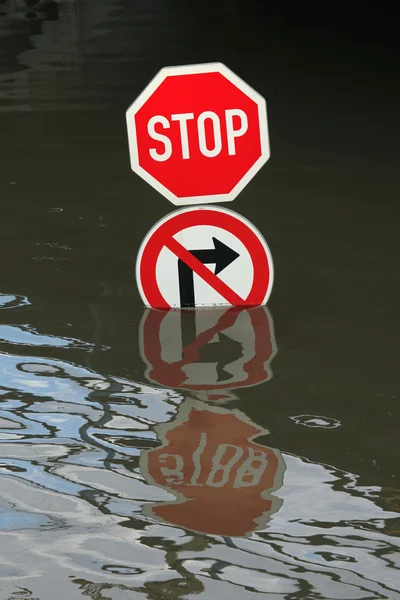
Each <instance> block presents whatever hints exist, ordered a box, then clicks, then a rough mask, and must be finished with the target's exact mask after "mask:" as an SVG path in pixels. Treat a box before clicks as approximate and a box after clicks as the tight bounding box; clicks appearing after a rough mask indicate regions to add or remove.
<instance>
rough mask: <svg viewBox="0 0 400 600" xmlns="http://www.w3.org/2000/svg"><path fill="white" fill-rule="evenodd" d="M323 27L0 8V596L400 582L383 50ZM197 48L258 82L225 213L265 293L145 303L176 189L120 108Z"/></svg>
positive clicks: (393, 214) (396, 222) (393, 257)
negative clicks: (240, 227)
mask: <svg viewBox="0 0 400 600" xmlns="http://www.w3.org/2000/svg"><path fill="white" fill-rule="evenodd" d="M31 4H32V3H31ZM250 4H251V3H249V5H250ZM282 13H283V11H282ZM327 19H328V17H327V16H325V17H324V18H323V17H321V22H320V25H319V26H318V27H314V26H313V25H312V24H311V23H309V22H308V21H307V19H305V18H303V20H302V21H301V23H300V25H301V26H298V23H297V15H291V16H290V17H289V16H287V15H284V14H274V15H272V14H267V9H266V8H265V6H264V3H261V2H260V3H254V5H253V6H251V7H250V6H247V5H245V4H244V3H241V2H239V1H236V2H234V1H232V2H230V3H228V2H222V1H221V2H220V3H218V2H214V3H212V2H205V3H198V4H192V3H191V2H180V1H173V0H170V1H167V0H164V1H162V0H146V1H144V0H142V1H134V0H131V1H128V0H108V1H105V0H96V1H94V0H88V1H87V2H78V1H77V0H64V1H63V2H60V3H58V4H56V3H51V4H48V5H47V6H45V7H44V8H42V9H40V8H37V7H36V8H35V7H31V8H30V7H29V6H28V5H27V3H26V2H24V1H23V0H0V197H1V205H0V206H1V209H0V211H1V212H0V233H1V237H0V243H1V249H2V263H1V273H0V352H1V357H0V394H1V404H0V442H1V446H0V469H1V477H0V510H1V512H0V552H1V562H0V599H1V600H3V599H4V600H9V599H17V598H18V599H22V598H23V599H30V600H36V599H38V600H53V599H54V598H56V599H57V600H75V599H77V598H92V599H93V600H94V599H99V600H100V599H112V600H117V599H118V600H119V599H121V600H122V599H126V598H129V599H134V598H135V599H136V598H150V599H177V598H192V597H196V598H197V597H198V598H204V599H219V598H235V599H236V598H237V599H238V600H239V599H240V600H241V599H243V600H253V599H256V598H271V599H272V598H273V599H276V600H278V599H287V600H300V599H307V600H308V599H313V598H315V599H316V598H322V599H339V598H342V599H346V600H350V599H365V600H367V599H368V600H370V599H371V600H372V599H378V598H379V599H383V598H385V599H386V598H390V599H391V600H393V599H400V592H399V589H400V571H399V562H400V553H399V545H400V520H399V508H400V469H399V447H400V445H399V429H400V428H399V416H400V415H399V412H400V411H399V397H400V386H399V358H400V354H399V326H398V323H399V317H398V311H399V305H400V303H399V301H400V297H399V275H398V274H399V267H400V260H399V256H400V255H399V232H400V209H399V206H400V204H399V202H398V198H399V192H400V185H399V177H398V162H399V154H400V153H399V143H398V131H399V110H398V106H399V98H400V94H399V76H398V55H397V53H396V48H395V47H394V45H395V42H394V40H393V39H392V37H391V34H390V32H389V31H388V30H387V35H386V34H385V35H383V33H382V32H381V34H380V35H378V34H379V27H378V25H377V26H376V28H375V33H374V35H370V34H369V33H368V31H367V30H366V29H365V28H363V27H362V26H360V27H358V28H357V32H355V31H354V25H353V24H348V25H347V26H346V24H344V23H343V19H341V18H337V19H335V17H334V15H330V17H329V23H327ZM388 20H389V17H388ZM302 23H303V24H302ZM333 25H335V27H336V29H335V30H334V31H333V29H332V28H331V26H332V27H333ZM210 60H212V61H221V62H224V63H226V64H227V66H229V67H230V68H231V69H232V70H233V71H235V72H236V73H237V74H238V75H240V76H241V77H243V79H245V80H246V81H247V82H248V83H249V84H250V85H252V86H253V87H254V88H255V89H257V90H258V91H259V92H261V93H262V94H263V95H265V96H266V98H267V102H268V114H269V122H270V136H271V150H272V158H271V159H270V161H269V162H268V163H267V165H266V167H264V169H263V170H262V172H261V173H259V174H258V175H257V176H256V178H255V179H254V180H253V181H252V182H251V183H250V185H249V186H248V187H247V188H246V189H245V190H244V191H243V192H242V193H241V194H240V195H239V197H238V198H237V199H236V200H235V201H234V202H233V203H231V204H230V205H229V208H232V209H233V210H236V211H238V212H240V213H241V214H243V215H244V216H245V217H247V218H249V219H250V220H252V221H253V222H254V223H255V224H256V225H257V226H258V227H259V229H260V230H261V231H262V233H263V234H264V235H265V236H266V239H267V241H268V243H269V245H270V247H271V250H272V253H273V256H274V261H275V269H276V280H275V287H274V290H273V292H272V296H271V300H270V302H269V305H268V309H258V310H256V311H239V312H237V311H233V312H232V311H225V312H224V311H216V312H213V314H211V315H210V314H205V313H202V314H201V315H193V314H189V313H187V314H186V315H185V316H184V317H182V318H181V316H180V315H179V313H169V314H168V315H167V316H166V315H165V313H157V312H149V311H144V309H143V307H142V305H141V301H140V298H139V295H138V292H137V290H136V284H135V281H134V263H135V258H136V252H137V250H138V246H139V244H140V242H141V240H142V238H143V237H144V235H145V234H146V233H147V231H148V229H149V228H150V227H151V226H152V225H153V224H154V222H155V221H156V220H157V219H159V218H161V217H162V216H164V215H165V214H166V213H167V212H169V211H171V210H172V208H173V207H172V205H171V204H169V203H168V202H167V200H165V199H164V198H162V197H161V196H159V195H158V194H157V192H155V191H154V190H153V189H152V188H150V187H149V186H148V185H147V184H145V183H144V182H142V181H141V180H139V178H138V177H136V176H135V175H134V174H133V173H132V172H131V171H130V168H129V158H128V148H127V140H126V132H125V110H126V108H127V107H128V105H129V104H130V103H131V102H132V101H133V99H134V98H135V97H136V96H137V95H138V93H139V92H140V91H141V90H142V88H143V87H144V86H145V85H146V84H147V83H148V82H149V80H150V79H151V78H152V77H153V76H154V74H155V73H156V72H157V71H158V69H159V68H161V67H162V66H166V65H176V64H182V63H192V62H206V61H210ZM172 332H173V333H172ZM193 332H195V334H194V335H195V336H196V335H199V334H200V333H204V335H209V340H210V341H209V343H207V344H206V345H205V346H203V347H202V348H201V352H200V353H199V354H198V355H196V358H195V359H193V360H194V361H195V363H193V360H192V361H190V360H189V361H186V362H185V361H183V362H182V345H184V346H185V347H187V346H188V345H189V346H190V343H191V341H193ZM210 332H212V334H213V335H214V332H215V335H214V337H212V336H211V333H210ZM191 336H192V338H191ZM171 363H172V364H173V366H174V371H173V373H172V374H171V370H169V369H168V364H171ZM182 373H183V376H182ZM185 377H186V379H185ZM221 382H222V383H221ZM246 383H252V384H253V385H251V386H249V387H246V385H245V384H246ZM255 384H258V385H255Z"/></svg>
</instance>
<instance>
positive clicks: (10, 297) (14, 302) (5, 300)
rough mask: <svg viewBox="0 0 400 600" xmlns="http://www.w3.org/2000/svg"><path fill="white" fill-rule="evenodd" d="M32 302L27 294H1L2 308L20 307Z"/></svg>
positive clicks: (0, 304) (0, 305)
mask: <svg viewBox="0 0 400 600" xmlns="http://www.w3.org/2000/svg"><path fill="white" fill-rule="evenodd" d="M29 304H30V302H29V300H28V298H27V297H26V296H18V295H16V294H0V310H5V309H7V310H9V309H11V308H19V307H21V306H28V305H29Z"/></svg>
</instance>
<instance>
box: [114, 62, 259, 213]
mask: <svg viewBox="0 0 400 600" xmlns="http://www.w3.org/2000/svg"><path fill="white" fill-rule="evenodd" d="M126 118H127V128H128V140H129V151H130V158H131V166H132V170H133V171H134V172H135V173H137V174H138V175H140V176H141V177H142V178H143V179H145V180H146V181H147V182H148V183H149V184H150V185H152V186H153V187H154V188H155V189H156V190H158V191H159V192H160V193H161V194H163V195H164V196H165V197H166V198H168V200H170V201H171V202H172V203H173V204H176V205H185V204H202V203H206V202H228V201H230V200H233V199H234V198H236V196H237V195H238V194H239V192H240V191H241V190H242V189H243V188H244V187H245V185H246V184H247V183H248V182H249V181H250V179H251V178H252V177H254V175H255V174H256V173H257V171H258V170H259V169H260V168H261V167H262V166H263V164H264V163H265V162H266V161H267V160H268V158H269V156H270V150H269V138H268V122H267V109H266V103H265V100H264V98H263V97H262V96H260V94H258V93H257V92H256V91H255V90H253V89H252V88H251V87H250V86H248V85H247V84H246V83H245V82H244V81H242V80H241V79H240V78H239V77H238V76H237V75H235V74H234V73H233V72H232V71H231V70H230V69H228V68H227V67H226V66H225V65H223V64H221V63H210V64H202V65H192V66H183V67H167V68H164V69H161V71H160V72H159V73H158V74H157V75H156V77H155V78H154V79H153V80H152V81H151V83H150V84H149V85H148V86H147V87H146V88H145V89H144V91H143V92H142V93H141V94H140V96H139V97H138V98H137V99H136V100H135V102H134V103H133V104H132V105H131V106H130V107H129V108H128V110H127V113H126Z"/></svg>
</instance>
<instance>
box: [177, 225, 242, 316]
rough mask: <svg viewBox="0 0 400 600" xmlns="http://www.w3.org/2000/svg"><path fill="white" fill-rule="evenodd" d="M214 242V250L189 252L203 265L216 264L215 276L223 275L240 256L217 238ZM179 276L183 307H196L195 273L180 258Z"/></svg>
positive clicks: (213, 239)
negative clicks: (222, 272)
mask: <svg viewBox="0 0 400 600" xmlns="http://www.w3.org/2000/svg"><path fill="white" fill-rule="evenodd" d="M212 241H213V244H214V248H210V249H208V250H189V252H190V254H192V255H193V256H194V257H195V258H197V260H199V261H200V262H201V263H203V265H205V264H215V275H218V273H221V271H223V270H224V269H225V268H226V267H228V266H229V265H230V264H231V263H233V261H234V260H236V259H237V257H238V256H239V254H238V253H237V252H235V250H232V248H229V246H227V245H226V244H224V243H223V242H220V241H219V240H217V238H215V237H213V238H212ZM178 275H179V294H180V300H181V307H189V306H195V301H194V277H193V271H192V269H191V268H190V267H188V265H187V264H186V263H185V262H183V260H181V259H180V258H179V259H178Z"/></svg>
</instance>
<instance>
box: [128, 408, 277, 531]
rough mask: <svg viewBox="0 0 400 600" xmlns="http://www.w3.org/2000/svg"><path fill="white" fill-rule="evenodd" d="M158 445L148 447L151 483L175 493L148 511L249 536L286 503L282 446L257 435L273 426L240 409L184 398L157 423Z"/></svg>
mask: <svg viewBox="0 0 400 600" xmlns="http://www.w3.org/2000/svg"><path fill="white" fill-rule="evenodd" d="M156 430H157V434H158V437H159V440H160V442H161V446H158V447H157V448H153V449H151V450H148V451H144V452H142V454H141V457H140V469H141V472H142V474H143V476H144V477H145V478H146V480H147V481H148V483H150V484H152V485H157V486H160V487H163V488H164V489H166V490H167V491H169V492H172V494H174V495H175V496H176V500H175V501H174V500H172V501H170V502H162V503H160V504H153V505H146V506H145V508H144V512H145V514H147V515H148V516H151V517H153V518H156V519H158V520H162V521H166V522H169V523H173V524H175V525H178V526H179V527H184V528H185V529H191V530H193V531H199V532H201V533H208V534H212V535H228V536H245V535H247V534H249V533H250V532H252V531H255V530H256V529H259V528H263V527H265V525H266V524H267V523H268V521H269V520H270V519H271V517H272V515H273V514H274V513H276V512H277V511H278V510H279V508H280V505H281V500H280V498H279V497H278V496H277V495H276V494H275V493H274V492H276V491H277V490H278V489H279V488H280V487H281V486H282V484H283V473H284V470H285V463H284V461H283V458H282V456H281V454H280V452H279V451H278V450H276V449H273V448H269V447H267V446H264V445H261V444H259V443H258V442H257V439H256V438H257V437H259V436H261V435H265V434H267V433H268V431H265V430H263V429H262V428H261V427H258V426H257V425H256V424H255V423H252V422H251V421H250V420H249V419H248V418H247V417H246V416H245V415H244V414H243V413H241V412H240V411H237V410H228V409H224V408H221V407H216V406H210V405H207V404H204V403H202V402H198V401H195V400H193V399H191V398H186V399H185V401H184V403H183V404H182V405H181V407H180V409H179V412H178V415H177V417H176V418H175V419H173V420H172V421H171V422H170V423H164V424H162V425H159V426H158V427H157V428H156Z"/></svg>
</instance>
